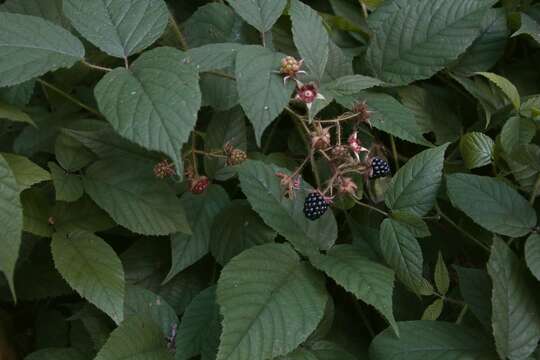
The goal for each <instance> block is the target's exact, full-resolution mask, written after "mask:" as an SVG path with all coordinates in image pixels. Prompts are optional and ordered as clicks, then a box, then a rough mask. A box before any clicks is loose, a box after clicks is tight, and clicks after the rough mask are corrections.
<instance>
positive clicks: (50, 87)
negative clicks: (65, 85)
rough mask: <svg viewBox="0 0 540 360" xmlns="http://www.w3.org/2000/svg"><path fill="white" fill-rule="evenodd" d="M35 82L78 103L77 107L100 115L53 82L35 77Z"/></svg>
mask: <svg viewBox="0 0 540 360" xmlns="http://www.w3.org/2000/svg"><path fill="white" fill-rule="evenodd" d="M37 82H39V83H40V84H41V85H43V86H45V87H47V88H49V89H51V90H53V91H54V92H56V93H58V94H59V95H61V96H62V97H64V98H66V99H67V100H69V101H71V102H72V103H74V104H76V105H78V106H79V107H81V108H83V109H85V110H87V111H88V112H91V113H92V114H94V115H97V116H100V117H101V116H102V115H101V114H100V112H99V111H97V109H94V108H93V107H91V106H89V105H86V104H85V103H83V102H81V101H80V100H79V99H77V98H76V97H74V96H71V95H70V94H68V93H67V92H65V91H64V90H61V89H59V88H58V87H56V86H54V85H53V84H51V83H48V82H47V81H45V80H43V79H37Z"/></svg>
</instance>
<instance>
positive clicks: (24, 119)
mask: <svg viewBox="0 0 540 360" xmlns="http://www.w3.org/2000/svg"><path fill="white" fill-rule="evenodd" d="M0 96H1V94H0ZM0 119H8V120H10V121H15V122H21V123H27V124H30V125H34V126H35V124H34V121H32V118H31V117H30V116H28V114H27V113H25V112H23V111H22V110H21V109H19V108H18V107H16V106H13V105H10V104H6V103H4V102H1V101H0Z"/></svg>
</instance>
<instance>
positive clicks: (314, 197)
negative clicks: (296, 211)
mask: <svg viewBox="0 0 540 360" xmlns="http://www.w3.org/2000/svg"><path fill="white" fill-rule="evenodd" d="M326 210H328V203H327V202H326V200H325V199H324V197H323V196H322V195H321V194H320V193H319V192H312V193H310V194H309V195H308V196H307V197H306V200H305V201H304V215H305V216H306V217H307V218H308V219H309V220H317V219H318V218H320V217H321V216H323V215H324V213H325V212H326Z"/></svg>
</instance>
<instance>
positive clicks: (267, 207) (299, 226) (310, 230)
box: [239, 160, 337, 255]
mask: <svg viewBox="0 0 540 360" xmlns="http://www.w3.org/2000/svg"><path fill="white" fill-rule="evenodd" d="M278 172H282V173H286V174H289V175H290V171H288V170H286V169H283V168H279V167H277V166H273V165H267V164H265V163H263V162H260V161H253V160H248V161H247V162H245V163H244V164H243V165H242V166H241V167H240V169H239V178H240V186H241V188H242V191H243V192H244V194H245V195H246V197H247V199H248V201H249V203H250V204H251V206H252V207H253V210H255V211H256V212H257V213H258V214H259V215H260V216H261V218H262V219H263V221H264V222H265V223H266V224H267V225H268V226H270V227H271V228H273V229H274V230H276V231H277V232H278V233H280V234H281V235H283V236H284V237H285V238H286V239H287V240H289V241H290V242H291V243H292V244H293V245H294V246H295V247H296V248H297V249H298V250H299V251H301V252H302V253H303V254H305V255H309V254H312V253H314V252H315V251H316V250H317V249H321V250H327V249H329V248H330V247H332V245H333V244H334V242H335V240H336V238H337V225H336V220H335V218H334V215H333V214H332V212H331V211H327V213H326V214H324V215H323V216H322V217H321V218H320V219H318V220H316V221H310V220H308V219H307V218H306V217H305V216H304V213H303V206H304V199H305V197H306V195H307V194H308V193H309V192H310V190H311V187H310V186H309V184H307V183H306V182H304V181H303V184H302V185H303V186H302V189H301V190H298V191H297V192H296V194H295V195H296V196H295V198H294V199H287V198H285V197H284V196H283V190H282V189H281V186H280V183H279V178H278V177H277V176H276V173H278Z"/></svg>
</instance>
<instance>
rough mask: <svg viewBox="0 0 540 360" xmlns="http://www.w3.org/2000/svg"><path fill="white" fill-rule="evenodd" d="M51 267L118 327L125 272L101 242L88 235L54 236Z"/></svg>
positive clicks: (83, 232)
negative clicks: (52, 263)
mask: <svg viewBox="0 0 540 360" xmlns="http://www.w3.org/2000/svg"><path fill="white" fill-rule="evenodd" d="M51 251H52V254H53V259H54V265H55V267H56V268H57V269H58V271H59V272H60V274H62V277H63V278H64V279H65V280H66V281H67V282H68V284H69V285H70V286H71V287H72V288H73V289H75V291H77V292H78V293H79V294H80V295H81V296H82V297H84V298H86V299H87V300H88V301H90V302H91V303H92V304H94V305H96V306H97V307H98V308H99V309H101V310H103V311H104V312H105V313H106V314H107V315H109V316H110V317H111V318H112V319H113V320H114V321H115V322H116V323H117V324H118V323H120V322H121V321H122V319H123V318H124V314H123V311H124V291H125V289H124V287H125V285H124V270H123V269H122V263H121V262H120V259H119V258H118V256H117V255H116V253H115V252H114V250H113V249H112V247H111V246H110V245H109V244H107V243H106V242H105V241H104V240H103V239H101V238H99V237H98V236H96V235H94V234H92V233H89V232H87V231H74V232H72V233H56V234H54V235H53V241H52V242H51Z"/></svg>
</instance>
